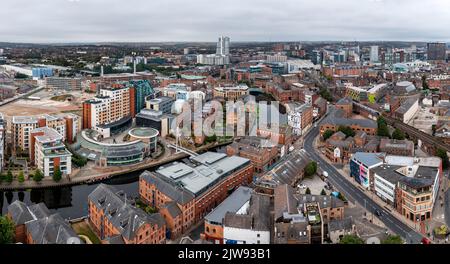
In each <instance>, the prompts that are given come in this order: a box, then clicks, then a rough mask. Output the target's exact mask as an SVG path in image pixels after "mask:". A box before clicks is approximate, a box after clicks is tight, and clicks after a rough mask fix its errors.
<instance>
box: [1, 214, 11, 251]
mask: <svg viewBox="0 0 450 264" xmlns="http://www.w3.org/2000/svg"><path fill="white" fill-rule="evenodd" d="M13 242H14V223H13V222H12V221H11V220H10V219H9V218H8V217H6V216H0V244H11V243H13Z"/></svg>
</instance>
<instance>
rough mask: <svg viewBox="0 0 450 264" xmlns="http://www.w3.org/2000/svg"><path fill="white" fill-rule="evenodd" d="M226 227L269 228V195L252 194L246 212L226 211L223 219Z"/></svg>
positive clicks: (265, 229)
mask: <svg viewBox="0 0 450 264" xmlns="http://www.w3.org/2000/svg"><path fill="white" fill-rule="evenodd" d="M223 225H224V226H226V227H234V228H239V229H250V230H258V231H269V230H270V197H268V196H266V195H261V194H256V193H254V194H252V197H251V199H250V207H249V209H248V213H247V214H236V213H231V212H227V213H225V217H224V220H223Z"/></svg>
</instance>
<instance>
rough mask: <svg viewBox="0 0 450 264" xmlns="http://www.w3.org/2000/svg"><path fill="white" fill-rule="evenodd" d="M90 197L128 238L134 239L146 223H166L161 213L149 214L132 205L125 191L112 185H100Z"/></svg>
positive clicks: (159, 224) (161, 224) (160, 224)
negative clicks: (125, 195) (118, 189)
mask: <svg viewBox="0 0 450 264" xmlns="http://www.w3.org/2000/svg"><path fill="white" fill-rule="evenodd" d="M88 199H89V200H90V201H91V202H92V203H94V204H95V205H96V206H97V208H100V209H102V210H103V211H104V212H105V217H107V218H108V219H109V222H111V223H112V225H113V226H115V227H116V228H117V229H118V230H119V232H120V233H121V234H122V236H123V237H124V238H126V239H127V240H131V239H133V238H134V237H135V235H136V232H137V231H138V229H139V228H140V227H141V226H143V225H145V224H151V225H158V226H163V225H164V219H163V218H162V216H161V215H160V214H159V213H156V214H151V215H149V214H147V213H145V212H144V211H143V210H141V209H139V208H136V207H134V206H132V205H131V204H130V203H129V201H127V199H126V198H125V197H124V193H123V192H120V191H117V190H116V189H115V188H114V187H112V186H109V185H106V184H100V185H98V186H97V188H95V190H94V191H92V192H91V193H90V194H89V196H88Z"/></svg>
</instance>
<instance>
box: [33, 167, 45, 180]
mask: <svg viewBox="0 0 450 264" xmlns="http://www.w3.org/2000/svg"><path fill="white" fill-rule="evenodd" d="M43 178H44V175H43V174H42V172H41V170H39V169H37V170H36V171H35V172H34V175H33V180H34V181H35V182H40V181H42V179H43Z"/></svg>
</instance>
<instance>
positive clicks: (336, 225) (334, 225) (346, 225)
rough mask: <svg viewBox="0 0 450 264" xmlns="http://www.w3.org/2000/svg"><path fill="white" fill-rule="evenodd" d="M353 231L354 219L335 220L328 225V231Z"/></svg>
mask: <svg viewBox="0 0 450 264" xmlns="http://www.w3.org/2000/svg"><path fill="white" fill-rule="evenodd" d="M352 229H353V219H352V217H347V218H344V219H334V220H331V221H330V222H329V223H328V231H330V232H332V231H338V230H346V231H348V230H352Z"/></svg>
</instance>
